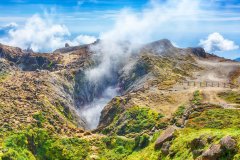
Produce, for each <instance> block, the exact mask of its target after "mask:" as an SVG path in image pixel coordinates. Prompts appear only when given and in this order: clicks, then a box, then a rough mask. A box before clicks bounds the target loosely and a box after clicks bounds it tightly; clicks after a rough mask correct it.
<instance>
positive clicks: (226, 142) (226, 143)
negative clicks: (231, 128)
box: [220, 136, 237, 151]
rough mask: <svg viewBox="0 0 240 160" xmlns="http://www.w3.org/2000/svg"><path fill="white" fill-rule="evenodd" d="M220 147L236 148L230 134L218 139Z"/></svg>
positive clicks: (235, 143) (231, 149)
mask: <svg viewBox="0 0 240 160" xmlns="http://www.w3.org/2000/svg"><path fill="white" fill-rule="evenodd" d="M220 144H221V147H222V148H223V149H227V150H230V151H234V150H236V148H237V142H236V141H235V140H234V139H233V138H232V137H231V136H225V137H223V138H222V139H221V140H220Z"/></svg>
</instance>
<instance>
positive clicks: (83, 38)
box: [68, 35, 97, 46]
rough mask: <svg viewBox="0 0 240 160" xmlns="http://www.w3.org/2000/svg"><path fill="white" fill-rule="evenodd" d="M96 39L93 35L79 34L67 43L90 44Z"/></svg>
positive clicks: (73, 44)
mask: <svg viewBox="0 0 240 160" xmlns="http://www.w3.org/2000/svg"><path fill="white" fill-rule="evenodd" d="M96 40H97V38H96V37H94V36H89V35H79V36H77V37H76V38H75V39H73V40H72V41H69V42H68V43H69V44H70V45H72V46H75V45H79V44H91V43H93V42H95V41H96Z"/></svg>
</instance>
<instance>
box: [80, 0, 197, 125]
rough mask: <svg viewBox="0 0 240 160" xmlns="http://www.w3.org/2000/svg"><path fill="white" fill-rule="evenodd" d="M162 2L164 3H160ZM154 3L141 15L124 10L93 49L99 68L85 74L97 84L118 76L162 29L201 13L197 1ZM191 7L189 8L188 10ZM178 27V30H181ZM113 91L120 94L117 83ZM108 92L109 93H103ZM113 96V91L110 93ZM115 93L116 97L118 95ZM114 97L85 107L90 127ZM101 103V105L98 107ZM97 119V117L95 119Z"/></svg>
mask: <svg viewBox="0 0 240 160" xmlns="http://www.w3.org/2000/svg"><path fill="white" fill-rule="evenodd" d="M161 3H162V4H161ZM161 3H160V2H159V1H156V0H154V1H151V3H150V4H149V5H148V6H147V7H146V8H145V9H143V10H142V11H141V12H140V13H139V12H134V11H132V10H129V9H124V10H122V12H121V13H120V14H119V15H118V16H117V19H116V22H115V25H114V27H113V28H112V29H111V30H110V31H108V32H105V33H103V34H101V35H100V37H99V38H100V42H99V43H98V44H97V45H95V46H94V47H92V48H91V50H92V51H93V53H94V54H95V56H94V57H93V58H95V60H96V62H97V64H98V65H97V66H96V67H95V68H93V69H90V70H87V71H86V75H87V78H88V79H89V81H90V82H92V83H93V84H94V85H96V86H98V85H102V84H103V82H105V81H106V80H111V79H114V78H116V77H114V76H115V75H116V72H117V71H119V69H120V67H121V66H122V65H123V64H124V63H125V62H127V61H128V58H129V57H130V56H131V55H132V54H133V53H134V51H135V50H136V49H138V47H140V46H141V45H142V44H144V43H146V42H149V41H151V40H152V37H153V36H154V35H155V34H158V33H161V28H162V26H164V25H166V24H169V22H171V21H172V22H174V23H175V22H177V24H178V25H179V26H181V25H182V24H184V22H185V21H187V20H189V19H190V20H191V21H193V20H195V19H196V18H197V15H198V14H199V13H200V12H201V10H200V7H199V1H198V0H194V1H193V0H171V1H170V0H168V1H167V2H165V3H163V2H161ZM189 6H190V7H189ZM178 25H176V27H179V26H178ZM115 87H116V88H113V89H112V90H113V91H117V84H116V86H115ZM106 92H109V91H108V90H106V91H105V92H104V93H106ZM110 93H111V92H110ZM117 94H119V93H117V92H116V93H115V94H113V95H117ZM111 98H112V97H109V96H104V95H103V98H100V99H95V100H94V101H93V102H92V103H91V104H89V105H88V106H85V107H83V110H81V112H82V113H81V114H82V115H83V116H84V117H85V118H86V120H87V122H88V124H89V126H90V128H91V129H92V128H94V127H96V124H97V123H98V121H99V117H100V113H101V111H102V109H103V107H104V106H105V105H106V104H107V102H108V101H110V100H111ZM99 104H100V105H99ZM96 117H98V118H96Z"/></svg>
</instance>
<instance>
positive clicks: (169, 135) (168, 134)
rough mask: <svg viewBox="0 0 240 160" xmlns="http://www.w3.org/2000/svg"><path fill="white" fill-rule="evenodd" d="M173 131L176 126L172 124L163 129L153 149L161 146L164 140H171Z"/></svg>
mask: <svg viewBox="0 0 240 160" xmlns="http://www.w3.org/2000/svg"><path fill="white" fill-rule="evenodd" d="M175 131H176V127H174V126H170V127H168V128H167V129H166V130H165V131H163V133H162V134H161V135H160V137H159V138H158V139H157V141H156V143H155V149H159V148H161V147H162V145H163V143H164V142H167V141H170V140H172V139H173V138H174V132H175Z"/></svg>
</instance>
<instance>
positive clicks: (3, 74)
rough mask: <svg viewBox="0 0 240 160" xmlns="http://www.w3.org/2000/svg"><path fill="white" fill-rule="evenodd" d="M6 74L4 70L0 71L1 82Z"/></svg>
mask: <svg viewBox="0 0 240 160" xmlns="http://www.w3.org/2000/svg"><path fill="white" fill-rule="evenodd" d="M7 76H8V74H7V73H5V72H0V82H3V81H4V80H5V79H6V78H7Z"/></svg>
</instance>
